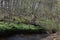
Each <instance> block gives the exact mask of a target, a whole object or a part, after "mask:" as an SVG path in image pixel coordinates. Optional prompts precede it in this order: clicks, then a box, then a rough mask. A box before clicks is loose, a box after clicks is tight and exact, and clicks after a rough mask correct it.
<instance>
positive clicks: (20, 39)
mask: <svg viewBox="0 0 60 40" xmlns="http://www.w3.org/2000/svg"><path fill="white" fill-rule="evenodd" d="M46 36H47V35H46V34H44V35H43V34H32V35H23V34H20V35H13V36H10V37H7V38H6V40H41V39H42V38H44V37H46Z"/></svg>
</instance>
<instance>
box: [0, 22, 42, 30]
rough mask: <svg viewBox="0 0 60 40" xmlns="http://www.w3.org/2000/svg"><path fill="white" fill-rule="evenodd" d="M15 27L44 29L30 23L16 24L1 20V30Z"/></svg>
mask: <svg viewBox="0 0 60 40" xmlns="http://www.w3.org/2000/svg"><path fill="white" fill-rule="evenodd" d="M14 29H20V30H38V29H43V28H41V27H38V26H34V25H29V24H23V23H20V24H15V23H10V24H8V23H4V22H0V31H2V30H14Z"/></svg>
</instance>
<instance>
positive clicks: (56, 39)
mask: <svg viewBox="0 0 60 40" xmlns="http://www.w3.org/2000/svg"><path fill="white" fill-rule="evenodd" d="M42 40H60V31H58V32H56V33H54V34H50V35H49V36H48V37H46V38H43V39H42Z"/></svg>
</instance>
